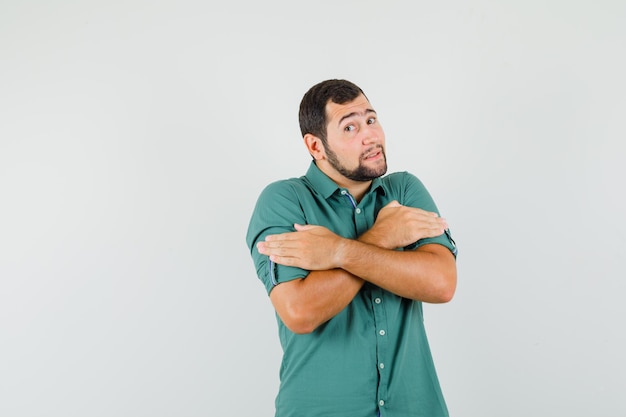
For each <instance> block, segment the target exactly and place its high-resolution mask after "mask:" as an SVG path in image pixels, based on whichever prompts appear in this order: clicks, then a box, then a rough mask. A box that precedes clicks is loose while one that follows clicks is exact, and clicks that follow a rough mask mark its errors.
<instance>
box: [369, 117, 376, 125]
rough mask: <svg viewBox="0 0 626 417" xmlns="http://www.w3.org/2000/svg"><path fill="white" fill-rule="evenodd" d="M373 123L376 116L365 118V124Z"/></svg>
mask: <svg viewBox="0 0 626 417" xmlns="http://www.w3.org/2000/svg"><path fill="white" fill-rule="evenodd" d="M374 123H376V118H375V117H370V118H369V119H367V124H368V125H373V124H374Z"/></svg>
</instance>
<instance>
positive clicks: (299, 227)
mask: <svg viewBox="0 0 626 417" xmlns="http://www.w3.org/2000/svg"><path fill="white" fill-rule="evenodd" d="M293 227H295V229H296V231H298V232H302V231H304V230H311V229H312V228H314V227H315V226H314V225H312V224H298V223H294V225H293Z"/></svg>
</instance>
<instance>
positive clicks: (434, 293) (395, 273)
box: [338, 239, 456, 303]
mask: <svg viewBox="0 0 626 417" xmlns="http://www.w3.org/2000/svg"><path fill="white" fill-rule="evenodd" d="M338 258H339V259H340V261H339V262H340V265H339V266H340V267H341V268H342V269H344V270H346V271H348V272H350V273H351V274H353V275H355V276H358V277H360V278H362V279H363V280H365V281H368V282H371V283H372V284H375V285H378V286H379V287H381V288H384V289H386V290H388V291H390V292H392V293H394V294H396V295H399V296H401V297H405V298H410V299H413V300H420V301H425V302H430V303H442V302H447V301H449V300H450V299H451V298H452V296H453V295H454V291H455V289H456V264H455V261H454V257H453V256H452V254H451V253H450V252H449V250H448V249H447V248H445V247H444V246H441V245H437V244H430V245H424V246H423V247H421V248H419V249H417V250H415V251H396V250H390V249H385V248H381V247H378V246H376V245H374V244H368V243H363V242H360V241H355V240H349V239H345V240H344V241H343V244H342V245H341V246H340V249H339V256H338Z"/></svg>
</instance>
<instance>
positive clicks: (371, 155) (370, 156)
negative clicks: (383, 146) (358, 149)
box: [363, 150, 383, 161]
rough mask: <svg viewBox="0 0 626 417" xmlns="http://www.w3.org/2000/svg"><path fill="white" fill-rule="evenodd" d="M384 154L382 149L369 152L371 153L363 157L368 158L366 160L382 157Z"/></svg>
mask: <svg viewBox="0 0 626 417" xmlns="http://www.w3.org/2000/svg"><path fill="white" fill-rule="evenodd" d="M382 154H383V153H382V152H381V151H380V150H377V151H376V152H372V153H369V154H367V155H365V156H364V157H363V159H364V160H366V161H371V160H373V159H378V158H380V157H381V156H382Z"/></svg>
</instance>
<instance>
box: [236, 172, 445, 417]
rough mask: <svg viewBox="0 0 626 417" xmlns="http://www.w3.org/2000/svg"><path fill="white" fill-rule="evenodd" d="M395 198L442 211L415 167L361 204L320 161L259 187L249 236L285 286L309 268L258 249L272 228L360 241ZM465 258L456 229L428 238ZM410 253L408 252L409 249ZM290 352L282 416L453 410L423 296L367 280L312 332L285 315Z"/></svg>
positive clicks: (267, 274) (261, 269)
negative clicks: (309, 228)
mask: <svg viewBox="0 0 626 417" xmlns="http://www.w3.org/2000/svg"><path fill="white" fill-rule="evenodd" d="M392 200H398V202H399V203H400V204H403V205H406V206H412V207H419V208H422V209H424V210H428V211H435V212H438V210H437V207H436V206H435V203H434V202H433V200H432V198H431V197H430V194H429V193H428V191H427V190H426V188H425V187H424V186H423V184H422V183H421V182H420V180H419V179H417V178H416V177H415V176H414V175H412V174H410V173H407V172H398V173H393V174H389V175H387V176H385V177H382V178H378V179H375V180H374V181H373V183H372V186H371V188H370V190H369V192H368V193H367V194H366V195H365V196H364V197H363V198H362V200H361V202H360V203H359V204H358V205H357V206H356V207H355V206H354V204H355V201H354V200H353V199H352V197H351V196H350V195H349V194H348V193H347V190H343V189H341V188H339V187H338V186H337V185H336V184H335V183H334V182H333V181H332V180H331V179H330V178H328V177H327V176H326V175H325V174H324V173H323V172H321V171H320V170H319V169H318V168H317V166H316V165H315V164H314V163H311V166H310V168H309V170H308V172H307V174H306V175H305V176H303V177H300V178H292V179H287V180H282V181H277V182H274V183H272V184H270V185H268V186H267V187H266V188H265V189H264V190H263V191H262V192H261V194H260V196H259V198H258V201H257V204H256V207H255V209H254V211H253V214H252V217H251V219H250V224H249V226H248V233H247V236H246V242H247V244H248V247H249V248H250V253H251V255H252V259H253V261H254V264H255V267H256V271H257V275H258V277H259V279H260V280H261V282H263V284H264V285H265V288H266V290H267V291H268V293H269V292H270V291H271V290H272V288H273V287H274V286H275V285H276V284H280V283H282V282H287V281H291V280H293V279H296V278H305V277H306V276H307V274H308V271H306V270H303V269H300V268H294V267H286V266H282V265H275V264H273V263H272V262H270V261H269V259H268V257H267V256H264V255H261V254H259V253H258V251H257V250H256V243H257V242H258V241H260V240H263V239H264V238H265V236H267V235H268V234H277V233H283V232H292V231H294V227H293V224H294V223H299V224H314V225H321V226H325V227H327V228H329V229H330V230H332V231H333V232H335V233H337V234H339V235H341V236H344V237H347V238H356V237H358V236H359V235H361V234H362V233H364V232H365V231H366V230H368V229H369V228H371V227H372V225H373V224H374V220H375V219H376V215H377V213H378V211H379V210H380V209H381V208H382V207H383V206H385V205H386V204H387V203H389V202H390V201H392ZM426 243H437V244H441V245H444V246H446V247H447V248H449V249H450V250H451V251H452V252H453V253H454V254H455V255H456V247H455V245H454V242H453V241H452V239H451V238H450V236H449V234H443V235H441V236H438V237H435V238H429V239H422V240H420V241H418V242H415V244H413V245H410V246H409V247H407V248H404V250H407V249H413V248H416V247H418V246H420V245H423V244H426ZM400 250H402V249H400ZM277 321H278V330H279V337H280V342H281V345H282V348H283V351H284V355H283V361H282V365H281V369H280V381H281V383H280V390H279V393H278V396H277V397H276V417H288V416H294V417H295V416H298V417H307V416H337V417H346V416H350V417H361V416H362V417H374V416H376V415H377V412H378V410H379V411H380V415H381V416H383V417H396V416H397V417H411V416H428V417H438V416H447V415H448V411H447V408H446V405H445V401H444V398H443V395H442V393H441V389H440V386H439V381H438V379H437V374H436V372H435V368H434V365H433V361H432V356H431V353H430V349H429V346H428V341H427V338H426V333H425V329H424V323H423V315H422V303H421V302H418V301H412V300H408V299H405V298H402V297H398V296H396V295H394V294H393V293H390V292H388V291H386V290H383V289H381V288H379V287H377V286H375V285H372V284H369V283H366V284H365V285H364V286H363V288H362V289H361V291H360V292H359V293H358V294H357V296H356V297H355V298H354V299H353V301H352V302H351V303H350V304H349V305H348V306H347V307H346V308H345V309H344V310H342V311H341V312H340V313H339V314H338V315H336V316H335V317H333V318H332V319H331V320H329V321H328V322H326V323H325V324H323V325H321V326H319V327H318V328H317V329H316V330H315V331H313V332H312V333H310V334H303V335H298V334H294V333H293V332H291V331H290V330H289V329H288V328H287V327H285V325H284V324H283V323H282V321H281V320H280V318H279V317H278V316H277Z"/></svg>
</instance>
